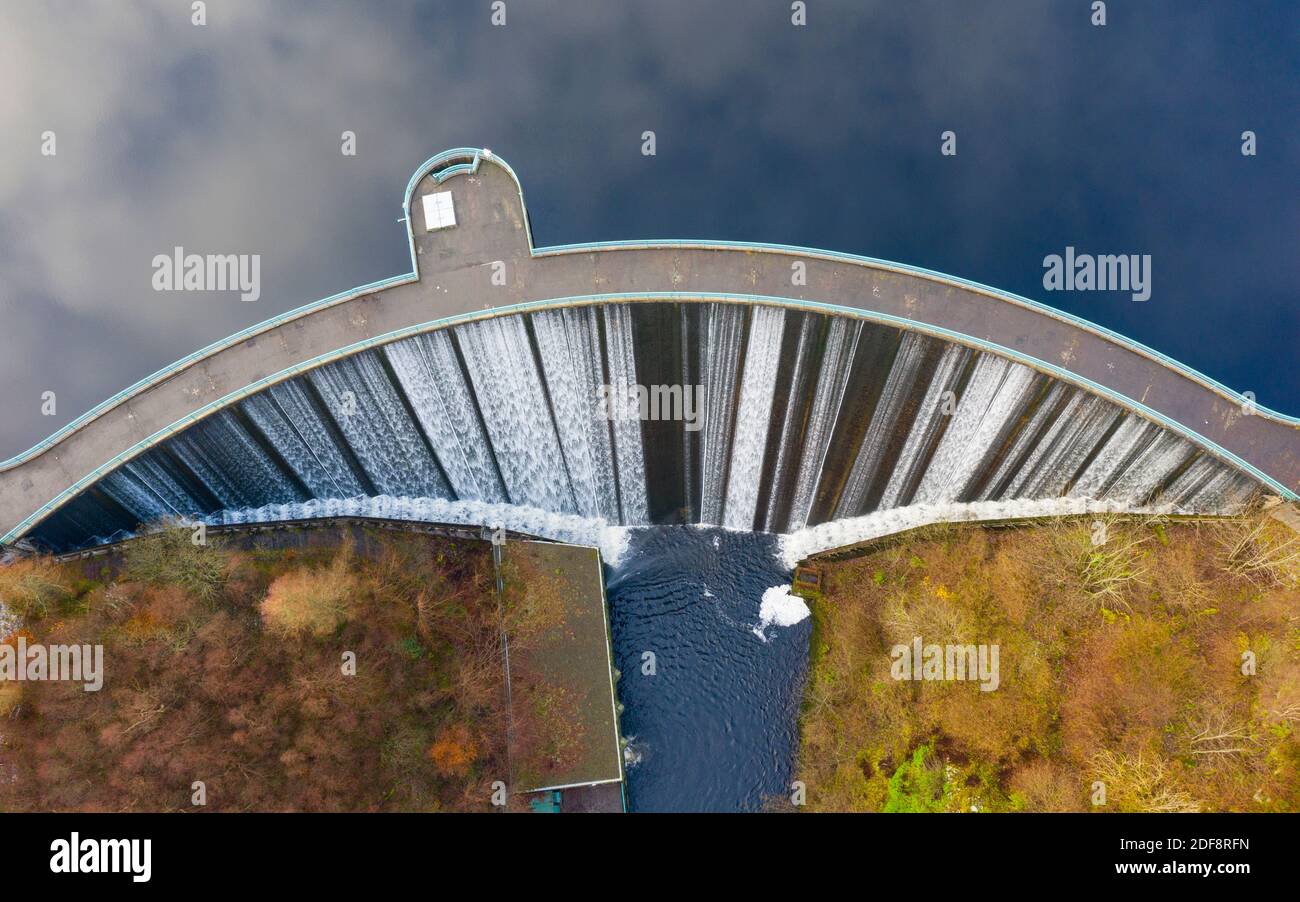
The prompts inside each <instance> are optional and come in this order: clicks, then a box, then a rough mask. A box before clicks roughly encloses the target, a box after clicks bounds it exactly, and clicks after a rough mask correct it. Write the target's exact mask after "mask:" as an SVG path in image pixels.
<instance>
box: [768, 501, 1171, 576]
mask: <svg viewBox="0 0 1300 902" xmlns="http://www.w3.org/2000/svg"><path fill="white" fill-rule="evenodd" d="M1120 513H1124V514H1179V513H1187V511H1183V510H1180V509H1177V508H1174V507H1173V506H1172V505H1167V504H1166V505H1152V506H1149V507H1135V506H1134V505H1133V504H1131V503H1129V502H1127V501H1119V500H1114V499H1110V500H1106V499H1102V500H1099V499H1095V498H1043V499H1037V500H1014V501H971V502H967V503H962V504H952V503H948V504H914V505H910V506H908V507H899V508H894V509H892V510H884V511H876V512H875V513H871V514H867V515H865V516H862V517H850V518H848V519H844V520H832V521H831V522H829V523H822V524H820V525H818V526H810V527H808V528H807V529H801V530H799V531H797V532H793V533H789V534H787V535H784V536H782V537H781V542H780V557H781V561H782V563H784V564H785V565H786V566H787V567H791V568H793V567H795V566H796V565H797V564H798V563H799V562H800V561H802V560H804V559H805V558H807V557H808V556H809V555H813V554H817V553H819V552H822V551H830V550H832V549H835V548H844V547H846V546H849V545H856V544H858V543H859V542H866V541H868V540H871V539H879V538H883V537H884V536H889V535H893V534H895V533H900V532H906V531H907V530H909V529H915V528H917V527H918V526H930V525H932V524H935V523H971V522H978V521H981V520H1016V519H1020V518H1027V517H1069V516H1079V515H1081V514H1120Z"/></svg>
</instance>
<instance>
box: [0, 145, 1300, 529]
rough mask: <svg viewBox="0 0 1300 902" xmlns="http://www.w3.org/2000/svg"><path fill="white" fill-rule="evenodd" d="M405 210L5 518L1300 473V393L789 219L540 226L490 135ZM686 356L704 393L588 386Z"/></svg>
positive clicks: (110, 404)
mask: <svg viewBox="0 0 1300 902" xmlns="http://www.w3.org/2000/svg"><path fill="white" fill-rule="evenodd" d="M433 197H437V198H446V199H445V200H441V199H440V200H439V201H438V202H436V203H431V202H430V200H429V199H430V198H433ZM403 211H404V213H405V218H406V224H407V235H408V241H409V244H410V249H411V259H412V272H411V273H410V274H409V275H406V276H400V277H396V278H393V279H389V280H385V281H383V282H380V283H375V284H374V285H370V286H364V287H362V288H360V289H356V290H354V291H351V292H347V293H345V294H342V295H338V296H336V297H334V298H329V299H326V300H324V301H321V302H318V303H316V304H312V305H309V306H307V307H304V308H301V309H299V310H296V311H293V312H291V313H289V314H285V315H283V316H281V317H277V318H276V319H274V320H271V321H269V322H267V323H263V324H261V325H260V326H256V327H253V328H252V329H249V330H246V331H245V332H244V333H240V334H239V335H236V336H232V337H231V338H230V339H228V340H227V341H225V342H221V343H218V344H217V345H214V346H212V347H210V348H207V349H204V350H203V351H200V352H197V353H196V354H194V355H191V356H190V357H188V358H186V359H185V360H183V361H180V362H178V363H177V364H175V365H174V366H172V367H169V368H168V369H166V370H164V371H162V372H160V373H158V374H155V375H154V376H152V377H149V378H148V379H146V380H143V381H142V382H141V383H140V384H138V385H137V386H133V387H132V388H130V389H128V390H126V391H124V392H122V393H119V394H118V395H116V396H114V397H113V398H111V399H109V400H108V401H107V402H105V403H104V404H102V405H100V406H99V407H97V408H96V409H95V410H93V411H91V412H90V413H88V414H87V415H85V416H84V417H82V418H80V419H79V420H77V421H75V422H74V423H72V424H70V425H69V426H68V427H65V429H63V430H61V431H60V432H59V433H56V434H55V435H54V436H52V437H51V438H50V439H47V440H46V441H45V442H42V443H41V444H39V445H38V446H36V447H35V448H33V449H31V450H30V451H28V452H26V453H24V454H21V455H18V456H17V457H15V458H14V459H12V460H10V461H6V462H4V464H2V465H0V541H2V542H3V543H6V544H12V543H16V542H20V541H21V542H25V543H27V544H28V545H30V546H33V547H37V548H44V549H49V550H54V551H66V550H71V549H75V548H80V547H85V546H88V545H93V544H96V543H99V542H103V541H106V540H111V539H113V538H115V537H121V536H122V535H125V534H130V533H132V532H133V531H136V530H138V529H139V528H140V527H141V525H142V524H148V523H152V522H155V521H159V520H164V519H175V518H185V519H189V518H197V519H204V520H206V521H208V522H212V523H243V522H255V521H260V520H277V519H299V518H303V517H311V516H329V515H369V516H384V517H398V518H405V519H429V520H437V521H440V522H461V523H478V524H480V525H496V524H498V523H501V524H504V525H507V526H510V527H511V528H515V529H519V530H521V531H525V532H532V533H534V534H539V535H549V536H552V537H555V538H563V539H567V540H572V539H574V538H578V539H583V538H584V537H585V538H588V539H590V537H591V536H593V535H596V534H597V533H599V532H600V531H601V530H605V529H608V528H610V527H636V526H647V525H654V524H701V525H709V526H720V527H724V528H726V529H729V530H740V531H756V532H766V533H778V534H787V535H798V534H803V535H809V534H814V533H815V534H816V535H819V536H821V538H820V539H818V540H817V541H819V542H821V546H817V542H814V543H813V545H811V546H808V547H814V546H816V547H823V546H824V547H829V546H828V545H826V543H827V542H830V543H834V542H847V541H850V540H851V539H852V538H853V535H854V533H853V529H852V528H847V529H845V528H844V524H849V525H850V527H851V524H854V523H862V522H864V521H865V520H870V519H871V518H876V520H877V521H879V522H882V523H883V522H893V521H892V520H889V519H888V518H890V517H893V518H895V519H897V517H898V512H900V511H919V510H923V511H926V512H927V513H926V516H928V517H930V518H931V519H948V518H952V519H962V518H972V517H973V518H993V517H999V516H1012V515H1017V514H1025V513H1029V514H1032V515H1043V516H1050V515H1054V514H1060V513H1080V512H1091V511H1101V510H1115V511H1147V510H1150V511H1163V512H1170V513H1187V514H1230V513H1235V512H1237V511H1239V510H1241V509H1242V508H1243V507H1244V506H1245V505H1246V504H1248V503H1249V502H1250V500H1251V499H1252V498H1253V497H1254V496H1256V495H1257V494H1260V493H1270V494H1274V495H1279V496H1281V497H1284V498H1289V499H1294V498H1295V497H1296V491H1297V489H1300V424H1298V423H1297V421H1296V420H1294V419H1293V418H1289V417H1286V416H1283V415H1281V414H1277V413H1274V412H1272V411H1268V410H1265V409H1262V408H1257V407H1255V406H1253V405H1251V404H1250V403H1249V402H1248V401H1247V400H1246V399H1244V398H1243V397H1242V396H1240V395H1237V394H1236V393H1234V392H1231V391H1229V390H1228V389H1226V388H1224V387H1223V386H1220V385H1218V384H1217V383H1214V382H1213V381H1212V380H1210V379H1208V377H1204V376H1201V375H1200V374H1198V373H1194V372H1193V371H1190V370H1188V369H1186V368H1184V367H1181V366H1180V365H1178V364H1176V363H1175V362H1173V361H1170V360H1168V359H1167V358H1164V357H1162V356H1161V355H1159V354H1158V353H1157V352H1154V351H1151V350H1150V349H1147V348H1144V347H1142V346H1140V345H1136V344H1134V343H1132V342H1129V341H1127V340H1126V339H1123V338H1122V337H1121V336H1117V335H1115V334H1114V333H1109V332H1107V331H1106V330H1103V329H1101V328H1100V327H1097V326H1093V325H1091V324H1088V323H1086V322H1083V321H1081V320H1075V319H1073V318H1071V317H1067V316H1065V315H1064V314H1060V313H1057V312H1056V311H1052V310H1051V309H1050V308H1046V307H1043V306H1042V305H1038V304H1035V303H1034V302H1032V301H1028V300H1026V299H1023V298H1016V297H1015V296H1012V295H1006V294H1005V293H1000V292H996V291H994V290H993V289H988V288H986V287H984V286H976V285H974V284H973V283H968V282H963V281H961V280H958V279H954V278H952V277H949V276H942V275H940V274H936V273H930V272H927V271H924V270H916V269H911V268H908V267H902V266H899V265H897V264H887V263H884V262H883V261H872V260H868V259H866V258H855V257H850V256H846V255H835V254H830V253H828V252H824V251H811V250H806V249H799V248H786V247H775V246H756V245H727V244H709V243H704V242H644V243H639V242H638V243H617V244H605V245H582V246H572V247H566V248H549V249H543V250H538V249H535V248H534V247H533V246H532V239H531V229H530V226H529V222H528V215H527V212H526V209H525V207H524V203H523V195H522V190H521V188H520V186H519V182H518V180H517V179H516V177H515V175H514V173H513V171H512V170H511V169H510V168H509V166H508V165H507V164H505V163H504V161H502V160H500V159H499V158H498V157H496V156H494V155H492V154H490V152H487V151H483V150H479V149H458V150H454V151H448V152H446V153H444V154H440V155H438V156H437V157H434V158H433V159H432V160H430V161H429V162H428V163H426V164H425V165H424V166H423V167H421V169H420V170H418V171H417V172H416V174H415V176H414V177H413V178H412V180H411V183H410V185H409V186H408V189H407V193H406V196H405V198H404V202H403ZM697 388H698V390H699V395H698V396H699V397H700V399H701V401H702V403H701V409H700V410H699V411H698V421H696V422H687V421H686V419H685V418H684V417H683V418H677V419H662V418H642V417H628V416H610V415H609V412H608V410H607V409H604V404H603V401H602V399H603V398H607V397H609V396H611V395H613V396H615V397H629V396H630V397H636V396H637V394H638V393H640V394H642V395H644V394H646V393H647V392H648V391H654V390H656V389H664V390H677V391H679V393H685V394H691V393H692V392H693V391H695V390H696V389H697ZM881 518H885V519H884V520H882V519H881ZM819 529H820V530H821V532H820V533H816V531H817V530H819ZM593 543H597V542H595V541H593Z"/></svg>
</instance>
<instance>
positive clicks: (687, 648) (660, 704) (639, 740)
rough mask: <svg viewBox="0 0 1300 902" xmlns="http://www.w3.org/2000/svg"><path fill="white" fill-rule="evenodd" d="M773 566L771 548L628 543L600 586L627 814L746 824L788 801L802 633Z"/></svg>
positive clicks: (709, 534) (654, 532)
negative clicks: (692, 815)
mask: <svg viewBox="0 0 1300 902" xmlns="http://www.w3.org/2000/svg"><path fill="white" fill-rule="evenodd" d="M777 555H778V548H777V538H776V537H775V536H771V535H764V534H756V533H746V532H730V531H726V530H722V529H702V528H698V527H687V526H680V527H652V528H647V529H638V530H633V531H632V532H631V540H630V544H629V546H628V548H627V551H626V553H625V554H624V556H623V558H622V560H621V562H620V564H619V565H618V567H616V568H612V569H611V570H610V571H609V579H608V586H607V591H608V596H609V605H610V624H611V629H612V632H613V641H614V658H615V666H617V667H618V669H619V670H620V671H621V672H622V679H621V681H620V683H619V687H618V688H619V698H620V700H621V701H622V703H623V705H624V706H625V711H624V714H623V716H622V730H623V735H624V736H625V737H627V739H628V741H629V745H628V752H627V755H626V756H625V757H626V759H627V762H628V768H627V791H628V801H629V807H630V808H631V810H633V811H755V810H758V809H760V808H762V807H763V806H764V804H765V801H766V800H767V799H768V798H769V797H772V796H786V795H788V793H789V785H790V781H791V779H792V772H793V768H794V756H795V752H796V750H797V748H798V723H797V721H798V714H799V704H800V700H801V698H802V693H803V685H804V677H805V674H806V671H807V661H808V637H809V634H810V632H811V624H812V621H811V619H809V618H808V616H807V608H806V607H805V606H804V605H803V602H802V601H800V600H799V599H794V598H790V597H788V596H786V594H785V593H784V592H781V591H779V590H778V591H772V590H773V589H774V587H782V586H788V585H789V583H790V572H789V571H788V570H786V569H785V568H784V567H783V566H782V564H781V563H780V560H779V559H778V556H777ZM765 593H766V594H767V604H764V600H765V599H764V595H765ZM764 615H766V619H765V617H764ZM647 653H649V655H653V658H651V657H649V655H647Z"/></svg>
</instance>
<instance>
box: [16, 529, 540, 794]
mask: <svg viewBox="0 0 1300 902" xmlns="http://www.w3.org/2000/svg"><path fill="white" fill-rule="evenodd" d="M318 544H319V543H317V545H318ZM317 545H314V546H313V547H308V548H303V549H288V550H276V551H266V550H255V551H239V550H235V549H233V548H231V547H229V546H223V545H222V544H221V542H220V541H219V540H214V539H211V538H210V539H209V542H208V544H207V545H206V546H201V545H194V544H193V543H191V542H190V532H189V531H188V530H169V531H167V532H164V533H160V534H156V535H153V536H149V537H147V538H145V539H143V540H140V541H137V542H134V543H132V544H131V545H129V546H128V551H127V552H126V554H125V555H124V556H122V557H118V558H114V559H109V560H108V563H105V562H104V561H105V559H99V560H97V561H94V562H93V563H89V564H80V563H69V564H55V563H53V562H51V561H50V560H48V559H33V560H28V561H23V562H20V563H19V564H17V565H15V566H13V567H8V568H0V592H4V595H3V596H0V597H3V598H4V599H5V600H6V601H7V602H9V603H11V604H12V603H13V601H12V600H17V601H18V602H19V604H18V605H15V607H21V609H22V613H23V615H24V623H25V626H26V628H27V629H28V630H30V631H31V632H32V633H33V634H34V636H35V639H36V640H37V641H41V642H45V643H56V642H89V643H102V644H103V645H104V646H105V655H104V659H105V681H104V688H103V690H102V691H100V692H97V693H92V692H85V691H83V688H82V686H81V684H79V683H76V684H72V683H25V684H23V685H22V686H21V694H20V693H19V692H18V687H14V686H11V685H9V684H0V713H6V714H7V715H8V716H7V717H6V719H4V720H3V721H0V736H2V737H3V740H4V741H3V745H2V746H0V777H2V779H0V811H18V810H23V811H39V810H87V811H105V810H111V811H117V810H126V811H131V810H173V811H174V810H189V809H191V807H192V804H191V803H192V796H193V793H194V784H195V782H196V781H202V782H203V783H204V785H205V791H206V802H207V804H206V810H217V811H243V810H308V811H341V810H422V811H431V810H488V809H489V807H490V804H491V792H492V788H491V786H492V782H493V781H495V780H503V781H509V779H510V777H509V764H508V756H507V749H506V736H507V726H508V723H509V720H510V718H509V716H508V712H507V709H506V703H505V683H504V675H503V661H502V658H501V641H500V627H501V614H500V610H499V608H498V603H497V600H496V597H495V594H494V591H493V576H492V565H491V559H490V555H489V554H488V550H487V546H486V545H484V544H482V543H478V542H458V541H453V540H449V539H439V538H430V537H427V536H417V535H411V534H402V533H391V532H385V533H383V534H382V535H375V536H371V535H369V533H367V542H366V546H367V551H366V553H365V554H362V553H359V552H352V551H350V550H348V549H347V547H346V546H344V547H343V549H342V550H339V549H338V545H337V543H336V544H335V545H333V546H331V547H324V548H322V547H317ZM92 574H93V576H94V577H95V578H93V579H86V578H85V577H86V576H87V575H92ZM15 587H17V590H18V591H17V592H15V591H14V590H15ZM544 616H545V615H544V614H543V615H538V616H537V617H531V618H530V616H523V617H522V619H521V621H520V624H519V626H520V628H521V629H522V630H523V631H524V633H525V638H526V634H527V632H528V631H529V630H536V629H542V628H544V626H545V624H544V620H543V619H539V618H540V617H544ZM348 652H350V653H352V654H354V655H355V672H354V673H349V672H346V671H347V658H346V656H345V653H348ZM534 688H535V687H530V686H528V685H527V682H526V681H525V682H524V684H523V688H522V691H524V692H526V693H527V692H530V691H531V690H532V689H534ZM516 691H521V690H520V689H519V688H517V689H516ZM530 718H531V715H530V713H529V711H528V710H523V711H519V710H516V711H515V714H514V720H515V722H516V729H522V730H523V731H525V732H529V731H531V732H534V733H540V732H542V729H541V728H540V727H538V726H537V725H536V724H534V723H532V722H531V719H530ZM512 804H519V803H518V802H517V801H516V800H512Z"/></svg>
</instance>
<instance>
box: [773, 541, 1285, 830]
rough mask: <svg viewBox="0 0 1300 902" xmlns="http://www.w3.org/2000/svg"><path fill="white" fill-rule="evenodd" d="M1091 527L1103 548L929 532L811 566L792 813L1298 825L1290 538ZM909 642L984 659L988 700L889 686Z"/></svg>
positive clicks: (916, 685) (939, 685) (960, 692)
mask: <svg viewBox="0 0 1300 902" xmlns="http://www.w3.org/2000/svg"><path fill="white" fill-rule="evenodd" d="M1104 526H1105V530H1104V531H1105V534H1106V535H1105V541H1104V542H1103V543H1101V544H1094V542H1093V536H1094V534H1095V533H1096V529H1095V524H1093V523H1092V522H1077V521H1076V522H1061V523H1058V524H1055V525H1052V526H1037V527H1025V528H1016V529H992V528H983V527H943V528H936V529H934V530H931V531H930V532H929V533H927V534H925V535H922V536H919V537H913V539H911V540H909V541H906V542H902V543H898V544H895V545H893V546H892V547H887V548H883V549H880V550H877V551H875V552H873V553H870V554H867V555H865V556H862V557H858V558H855V559H851V560H845V561H840V562H838V563H833V564H830V565H828V566H827V568H826V569H827V578H826V579H825V580H824V584H825V585H824V590H823V598H822V599H819V600H817V601H816V602H815V603H814V606H813V607H814V635H813V639H812V649H811V660H812V666H811V670H810V673H809V678H808V686H807V690H806V697H805V704H804V711H803V715H802V718H801V751H800V759H799V774H798V779H800V780H802V781H804V783H805V784H806V786H807V793H808V805H807V807H808V809H810V810H836V811H846V810H847V811H882V810H955V811H969V810H971V809H972V808H974V809H977V810H982V811H983V810H1004V811H1005V810H1025V811H1068V810H1077V811H1086V810H1107V811H1296V810H1300V554H1297V551H1298V550H1300V544H1298V543H1297V541H1296V538H1295V536H1294V535H1293V534H1291V533H1290V532H1289V531H1288V530H1286V528H1285V527H1283V526H1281V525H1280V524H1278V523H1276V522H1274V521H1271V520H1267V519H1260V518H1252V519H1250V520H1248V521H1244V522H1238V521H1224V522H1217V523H1212V522H1201V523H1190V522H1160V521H1147V522H1136V521H1129V522H1124V521H1119V520H1109V521H1107V522H1106V523H1105V524H1104ZM918 635H919V636H922V637H923V641H924V642H925V643H926V644H930V643H936V644H941V645H946V644H962V645H964V644H997V645H998V646H999V647H1000V670H1001V679H1000V685H999V687H998V688H997V689H996V690H995V691H992V692H981V691H980V689H979V686H978V685H977V684H976V683H974V682H958V681H900V680H896V679H894V678H893V677H892V676H891V672H890V665H891V663H892V660H891V657H890V650H891V648H893V647H894V646H895V645H901V644H907V643H910V642H911V641H912V640H913V637H914V636H918ZM1251 663H1253V665H1254V668H1255V669H1254V672H1253V673H1250V672H1243V669H1244V670H1246V671H1249V670H1250V665H1251ZM918 775H920V776H924V777H925V779H921V778H920V776H918ZM927 775H928V776H927ZM935 775H938V776H935ZM1099 784H1104V788H1105V803H1104V805H1097V804H1095V803H1096V801H1097V800H1098V799H1099V798H1100V795H1099V794H1098V792H1097V788H1098V785H1099ZM918 785H925V786H926V787H927V789H926V794H925V797H924V798H919V797H917V794H916V793H917V791H916V790H915V787H916V786H918Z"/></svg>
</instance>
